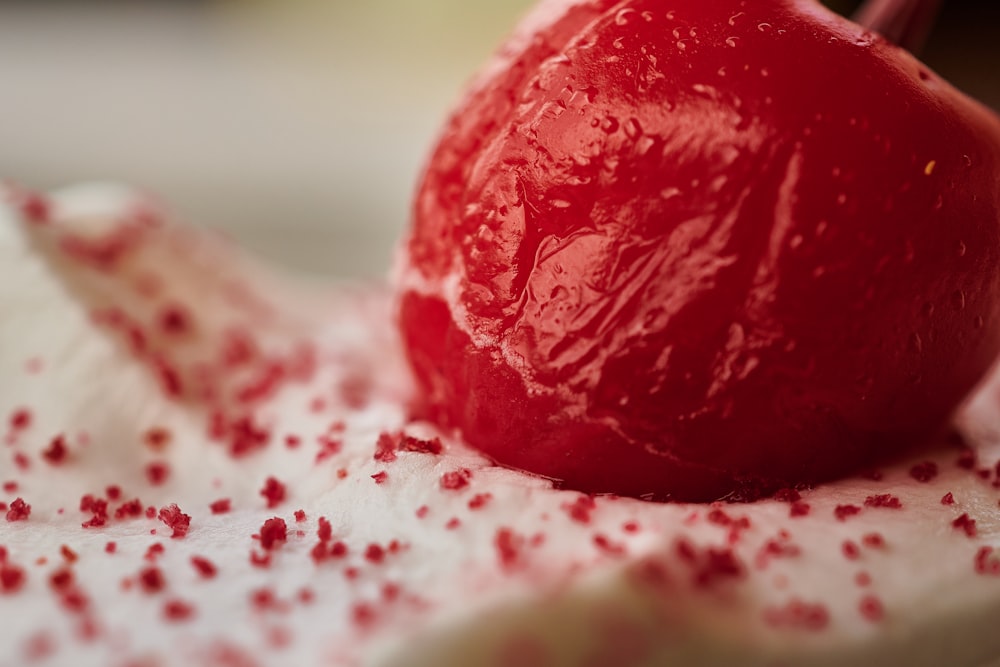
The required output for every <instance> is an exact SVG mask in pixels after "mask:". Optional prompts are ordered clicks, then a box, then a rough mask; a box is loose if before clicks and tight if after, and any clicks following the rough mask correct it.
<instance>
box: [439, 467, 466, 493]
mask: <svg viewBox="0 0 1000 667" xmlns="http://www.w3.org/2000/svg"><path fill="white" fill-rule="evenodd" d="M470 479H472V471H471V470H469V469H468V468H458V469H457V470H452V471H451V472H446V473H444V474H442V475H441V488H442V489H444V490H446V491H458V490H460V489H464V488H465V487H467V486H468V485H469V480H470Z"/></svg>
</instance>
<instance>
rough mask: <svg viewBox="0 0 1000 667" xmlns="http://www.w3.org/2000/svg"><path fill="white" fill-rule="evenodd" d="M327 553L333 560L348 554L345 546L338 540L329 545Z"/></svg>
mask: <svg viewBox="0 0 1000 667" xmlns="http://www.w3.org/2000/svg"><path fill="white" fill-rule="evenodd" d="M329 553H330V556H332V557H333V558H343V557H344V556H346V555H347V553H348V548H347V544H346V543H344V542H341V541H339V540H338V541H336V542H334V543H333V544H331V545H330V552H329Z"/></svg>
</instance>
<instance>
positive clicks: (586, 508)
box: [562, 496, 597, 525]
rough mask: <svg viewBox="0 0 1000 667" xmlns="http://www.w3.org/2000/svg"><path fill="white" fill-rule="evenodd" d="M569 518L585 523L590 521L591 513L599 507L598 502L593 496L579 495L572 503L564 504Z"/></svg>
mask: <svg viewBox="0 0 1000 667" xmlns="http://www.w3.org/2000/svg"><path fill="white" fill-rule="evenodd" d="M562 508H563V510H565V511H566V514H568V515H569V518H570V519H572V520H573V521H576V522H577V523H582V524H584V525H586V524H589V523H590V519H591V514H592V513H593V512H594V510H595V509H597V502H596V501H595V500H594V499H593V498H592V497H591V496H579V497H577V499H576V500H574V501H573V502H572V503H565V504H564V505H563V506H562Z"/></svg>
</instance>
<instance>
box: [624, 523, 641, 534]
mask: <svg viewBox="0 0 1000 667" xmlns="http://www.w3.org/2000/svg"><path fill="white" fill-rule="evenodd" d="M622 530H623V531H624V532H626V533H638V532H639V522H638V521H626V522H625V523H623V524H622Z"/></svg>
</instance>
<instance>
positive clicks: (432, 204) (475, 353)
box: [400, 0, 1000, 500]
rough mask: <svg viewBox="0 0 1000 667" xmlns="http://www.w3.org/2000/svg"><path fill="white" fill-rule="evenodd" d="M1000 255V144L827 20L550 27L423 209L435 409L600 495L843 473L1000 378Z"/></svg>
mask: <svg viewBox="0 0 1000 667" xmlns="http://www.w3.org/2000/svg"><path fill="white" fill-rule="evenodd" d="M998 236H1000V122H998V120H997V118H996V117H995V116H993V115H992V114H991V113H990V112H988V111H987V110H985V109H983V108H982V107H980V106H979V105H977V104H976V103H975V102H973V101H971V100H969V99H967V98H965V97H964V96H962V95H961V94H960V93H958V92H957V91H955V90H954V89H952V88H951V87H950V86H949V85H948V84H947V83H945V82H943V81H941V80H939V79H938V78H937V77H936V76H935V75H934V74H933V73H930V72H928V71H927V70H926V69H925V68H924V67H923V66H922V65H921V64H920V63H919V62H918V61H916V60H915V59H914V58H912V57H911V56H910V55H909V54H908V53H906V52H905V51H902V50H900V49H898V48H896V47H894V46H892V45H890V44H888V43H887V42H885V41H884V40H882V39H881V38H879V37H877V36H876V35H873V34H871V33H867V32H865V31H863V30H862V29H861V28H859V27H857V26H856V25H854V24H852V23H850V22H848V21H847V20H845V19H842V18H840V17H839V16H836V15H834V14H832V13H830V12H828V11H827V10H825V9H823V8H822V7H821V6H820V5H819V4H817V3H815V2H812V1H811V0H759V1H757V2H738V1H735V0H719V1H716V2H702V1H696V0H678V1H677V2H672V3H664V2H662V1H660V0H627V1H625V2H609V1H606V0H591V1H585V2H575V3H574V2H568V1H566V0H558V1H552V2H547V3H544V4H543V6H542V7H541V8H540V9H539V10H537V11H536V13H535V14H534V15H532V17H530V18H529V19H528V21H527V23H526V24H525V26H523V27H522V29H521V30H520V31H519V32H518V33H517V34H515V36H514V37H513V38H512V39H511V41H510V42H508V44H507V45H505V47H504V49H503V50H502V51H501V53H500V54H498V56H497V57H496V59H495V60H494V61H493V62H492V63H491V64H490V65H489V66H488V67H487V69H486V70H485V71H484V72H483V73H482V74H481V75H480V77H479V78H478V79H477V80H476V82H474V85H473V86H472V88H471V89H470V92H469V93H468V94H467V96H466V98H465V99H464V101H463V102H462V103H461V104H460V105H459V106H458V108H457V111H456V112H455V113H454V115H453V116H452V118H451V120H450V121H449V123H448V125H447V127H446V128H445V130H444V133H443V135H442V138H441V140H440V143H439V144H438V146H437V147H436V149H435V150H434V152H433V154H432V156H431V159H430V162H429V165H428V167H427V170H426V173H425V174H424V177H423V181H422V183H421V184H420V187H419V191H418V194H417V197H416V202H415V217H414V224H413V228H412V232H411V236H410V238H409V239H408V241H407V244H406V246H405V248H406V253H404V254H405V257H404V260H403V266H402V270H401V271H400V276H401V278H400V286H401V296H400V300H401V302H400V322H401V328H402V332H403V336H404V340H405V344H406V347H407V351H408V355H409V358H410V361H411V363H412V366H413V368H414V371H415V373H416V376H417V378H418V380H419V383H420V385H421V387H422V389H423V392H422V395H421V399H420V404H419V405H418V406H417V408H418V410H419V412H420V413H421V414H423V415H424V416H427V417H429V418H430V419H432V420H434V421H436V422H437V423H439V424H440V425H442V426H443V427H445V428H455V429H458V430H459V431H460V432H461V433H462V434H463V436H464V437H465V439H466V440H467V441H468V442H469V443H471V444H472V445H474V446H475V447H477V448H479V449H481V450H482V451H483V452H485V453H486V454H488V455H489V456H491V457H492V458H494V459H495V460H496V461H498V462H500V463H503V464H506V465H509V466H512V467H516V468H520V469H524V470H527V471H531V472H534V473H537V474H540V475H545V476H548V477H552V478H554V479H557V480H560V481H561V482H562V483H563V484H564V485H566V486H568V487H571V488H576V489H579V490H583V491H588V492H613V493H618V494H625V495H632V496H637V497H646V498H655V499H661V500H662V499H675V500H711V499H716V498H721V497H730V498H748V497H755V496H757V495H759V494H760V493H763V492H766V491H768V490H772V489H774V488H777V487H780V486H785V485H792V484H803V483H812V482H817V481H821V480H824V479H829V478H832V477H835V476H839V475H843V474H846V473H848V472H850V471H853V470H856V469H858V468H860V467H862V466H866V465H870V464H873V463H875V462H877V461H878V460H880V459H882V458H885V457H887V456H891V455H892V454H893V453H894V452H897V451H899V450H901V449H903V448H906V447H909V446H912V445H913V444H915V443H917V442H919V441H921V440H923V439H924V438H926V437H927V436H929V435H931V434H933V433H935V432H937V431H938V430H940V429H941V428H943V427H944V426H945V424H946V422H947V418H948V416H949V414H950V413H951V412H952V410H953V409H954V407H955V406H956V404H957V403H958V402H959V401H960V400H961V398H962V397H963V396H965V395H966V393H967V392H968V391H969V390H970V388H971V387H972V386H973V385H974V383H975V382H976V381H977V380H978V379H979V378H980V377H981V376H982V374H983V373H984V371H985V370H986V369H987V367H988V366H989V364H990V362H991V361H992V359H993V358H994V357H995V356H996V354H997V351H998V344H1000V338H998V329H1000V318H998V315H1000V312H998V311H1000V299H998V296H1000V294H998V289H1000V282H998V272H997V265H998V260H1000V238H998Z"/></svg>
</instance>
